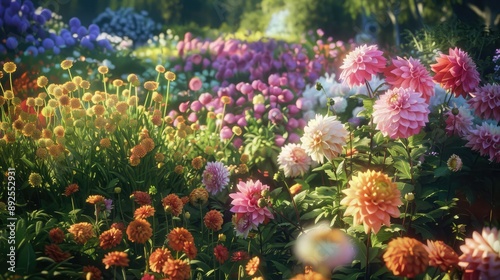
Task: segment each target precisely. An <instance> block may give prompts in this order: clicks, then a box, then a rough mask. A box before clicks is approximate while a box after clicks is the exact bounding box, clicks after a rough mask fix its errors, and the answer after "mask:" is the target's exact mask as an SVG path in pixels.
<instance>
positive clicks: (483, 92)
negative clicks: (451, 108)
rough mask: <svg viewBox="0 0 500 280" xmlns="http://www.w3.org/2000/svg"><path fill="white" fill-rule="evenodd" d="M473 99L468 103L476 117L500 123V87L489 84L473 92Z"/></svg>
mask: <svg viewBox="0 0 500 280" xmlns="http://www.w3.org/2000/svg"><path fill="white" fill-rule="evenodd" d="M470 95H472V98H471V99H469V100H468V101H467V102H468V103H469V104H470V105H471V107H472V108H473V109H474V112H475V113H476V115H478V116H480V117H481V118H483V119H490V118H491V119H494V120H495V121H497V122H500V85H492V84H487V85H485V86H482V87H479V88H477V89H476V91H474V92H471V94H470Z"/></svg>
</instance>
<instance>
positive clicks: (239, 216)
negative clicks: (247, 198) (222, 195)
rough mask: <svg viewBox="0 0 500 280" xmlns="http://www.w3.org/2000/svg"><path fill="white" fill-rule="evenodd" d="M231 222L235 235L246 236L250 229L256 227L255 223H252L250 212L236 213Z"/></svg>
mask: <svg viewBox="0 0 500 280" xmlns="http://www.w3.org/2000/svg"><path fill="white" fill-rule="evenodd" d="M231 222H232V223H233V225H234V230H235V231H236V236H242V237H243V238H247V237H248V234H249V233H250V231H251V230H253V229H257V225H255V224H253V223H252V213H236V214H234V215H233V217H232V219H231Z"/></svg>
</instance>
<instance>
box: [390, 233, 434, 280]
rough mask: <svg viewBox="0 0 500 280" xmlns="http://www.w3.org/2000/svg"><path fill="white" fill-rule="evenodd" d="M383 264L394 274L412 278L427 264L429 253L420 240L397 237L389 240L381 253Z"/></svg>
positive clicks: (425, 267) (422, 270)
mask: <svg viewBox="0 0 500 280" xmlns="http://www.w3.org/2000/svg"><path fill="white" fill-rule="evenodd" d="M383 258H384V261H385V265H386V266H387V268H388V269H389V270H390V271H392V273H393V274H394V275H396V276H401V277H408V278H413V277H415V276H417V275H418V274H420V273H422V272H424V271H425V270H426V269H427V266H428V265H429V253H427V250H426V248H425V245H424V244H422V243H421V242H420V241H418V240H416V239H414V238H409V237H397V238H395V239H393V240H391V241H390V242H389V244H388V245H387V251H386V252H385V253H384V255H383Z"/></svg>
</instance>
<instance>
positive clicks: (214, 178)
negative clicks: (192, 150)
mask: <svg viewBox="0 0 500 280" xmlns="http://www.w3.org/2000/svg"><path fill="white" fill-rule="evenodd" d="M201 181H202V183H203V185H205V187H206V188H207V191H208V192H210V193H211V194H212V195H215V194H217V193H218V192H220V191H222V189H223V188H224V187H225V186H226V185H227V184H228V183H229V170H227V168H226V167H225V166H224V164H223V163H222V162H208V163H207V165H206V166H205V170H204V171H203V175H202V180H201Z"/></svg>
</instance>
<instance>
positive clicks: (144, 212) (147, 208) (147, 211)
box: [134, 205, 155, 219]
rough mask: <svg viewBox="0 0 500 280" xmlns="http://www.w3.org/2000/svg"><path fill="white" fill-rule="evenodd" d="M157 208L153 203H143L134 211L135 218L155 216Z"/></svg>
mask: <svg viewBox="0 0 500 280" xmlns="http://www.w3.org/2000/svg"><path fill="white" fill-rule="evenodd" d="M154 214H155V208H154V207H153V206H151V205H143V206H141V207H139V208H137V209H135V212H134V219H146V218H149V217H152V216H154Z"/></svg>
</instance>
